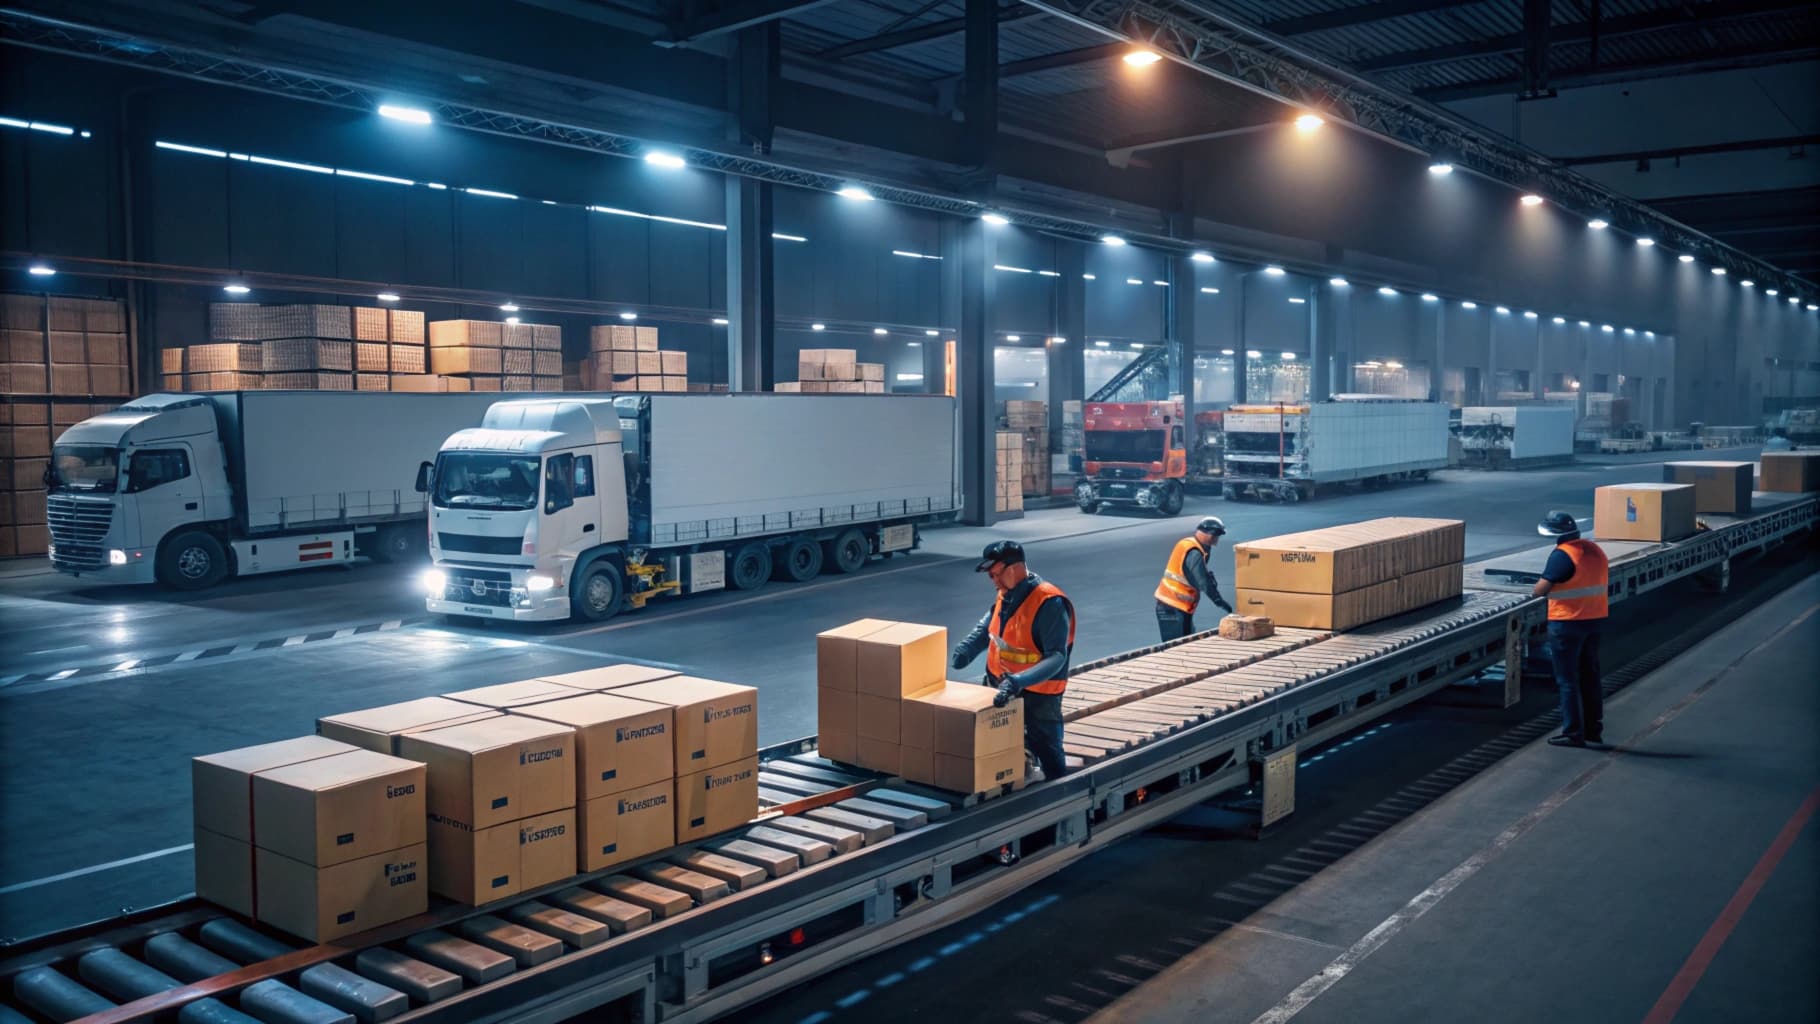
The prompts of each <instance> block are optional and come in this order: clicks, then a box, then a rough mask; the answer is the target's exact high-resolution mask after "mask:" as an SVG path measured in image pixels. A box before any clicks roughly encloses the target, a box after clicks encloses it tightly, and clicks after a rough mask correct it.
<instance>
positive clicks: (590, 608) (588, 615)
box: [569, 558, 626, 622]
mask: <svg viewBox="0 0 1820 1024" xmlns="http://www.w3.org/2000/svg"><path fill="white" fill-rule="evenodd" d="M625 596H626V584H625V580H624V578H623V577H622V575H621V574H620V571H619V566H617V565H614V564H613V563H612V562H610V561H608V560H606V559H604V558H603V559H601V560H599V561H597V562H595V563H594V564H592V565H590V566H588V567H587V568H586V569H584V570H582V573H581V575H580V576H579V577H578V578H577V579H576V580H575V588H574V589H573V590H571V591H570V592H569V611H570V612H571V613H573V614H574V616H575V617H576V618H578V619H586V620H587V621H589V622H605V621H607V620H608V619H610V618H612V617H613V616H615V615H618V614H619V606H620V605H621V604H622V603H623V602H624V601H625Z"/></svg>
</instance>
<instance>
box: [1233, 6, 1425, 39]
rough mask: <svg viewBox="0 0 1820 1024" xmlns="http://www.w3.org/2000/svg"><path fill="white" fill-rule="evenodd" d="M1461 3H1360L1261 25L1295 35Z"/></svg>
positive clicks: (1367, 22) (1276, 31)
mask: <svg viewBox="0 0 1820 1024" xmlns="http://www.w3.org/2000/svg"><path fill="white" fill-rule="evenodd" d="M1458 6H1460V0H1393V2H1390V3H1379V4H1359V5H1358V6H1356V7H1342V8H1340V9H1339V10H1337V11H1322V12H1321V13H1319V14H1304V15H1300V16H1298V17H1294V18H1278V19H1276V20H1275V21H1267V22H1264V23H1263V25H1262V28H1263V29H1264V30H1265V31H1266V32H1270V33H1272V34H1274V35H1279V36H1296V35H1302V34H1303V33H1306V32H1324V31H1326V30H1328V29H1334V28H1349V27H1351V26H1353V25H1370V24H1372V23H1374V22H1379V21H1389V20H1390V19H1392V18H1401V17H1403V16H1405V15H1409V14H1423V13H1426V12H1428V11H1438V10H1443V9H1445V8H1448V7H1458Z"/></svg>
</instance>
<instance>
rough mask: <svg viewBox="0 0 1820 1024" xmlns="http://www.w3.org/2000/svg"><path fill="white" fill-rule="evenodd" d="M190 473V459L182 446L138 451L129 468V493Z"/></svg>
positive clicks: (162, 483)
mask: <svg viewBox="0 0 1820 1024" xmlns="http://www.w3.org/2000/svg"><path fill="white" fill-rule="evenodd" d="M189 475H190V459H189V456H188V454H186V453H185V452H184V450H183V449H181V448H163V449H148V450H146V451H138V452H134V453H133V461H132V462H131V463H130V464H129V468H128V469H127V484H126V489H127V491H128V492H129V493H132V492H137V491H149V490H151V489H152V488H154V487H159V486H162V485H164V484H168V483H171V482H172V481H175V480H182V479H183V478H184V477H187V476H189Z"/></svg>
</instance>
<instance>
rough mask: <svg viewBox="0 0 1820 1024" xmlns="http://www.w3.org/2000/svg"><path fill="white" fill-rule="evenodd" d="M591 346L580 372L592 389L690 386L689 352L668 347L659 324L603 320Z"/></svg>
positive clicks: (591, 338) (591, 337) (680, 389)
mask: <svg viewBox="0 0 1820 1024" xmlns="http://www.w3.org/2000/svg"><path fill="white" fill-rule="evenodd" d="M588 346H589V348H590V349H591V354H590V355H589V356H588V358H586V359H584V360H582V365H581V372H580V374H579V376H580V378H581V380H582V383H583V384H584V386H585V387H586V389H587V390H589V391H670V392H683V391H687V390H689V353H687V352H680V351H674V350H671V351H666V350H664V349H663V348H662V346H661V345H660V344H659V342H658V337H657V328H655V327H635V326H632V325H630V324H599V325H597V326H595V327H594V328H593V329H592V330H591V331H590V332H589V335H588Z"/></svg>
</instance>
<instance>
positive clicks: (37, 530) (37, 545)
mask: <svg viewBox="0 0 1820 1024" xmlns="http://www.w3.org/2000/svg"><path fill="white" fill-rule="evenodd" d="M13 538H14V539H13V544H14V550H15V551H16V552H17V553H18V554H21V555H42V554H44V553H45V552H46V551H49V550H50V544H51V531H50V528H49V527H45V526H17V527H14V528H13Z"/></svg>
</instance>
